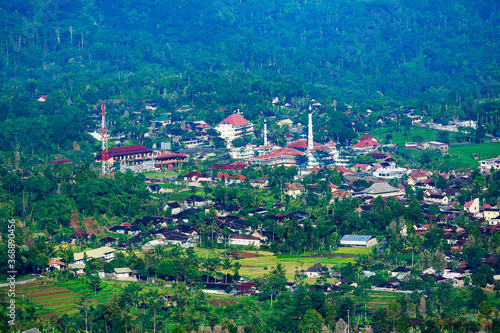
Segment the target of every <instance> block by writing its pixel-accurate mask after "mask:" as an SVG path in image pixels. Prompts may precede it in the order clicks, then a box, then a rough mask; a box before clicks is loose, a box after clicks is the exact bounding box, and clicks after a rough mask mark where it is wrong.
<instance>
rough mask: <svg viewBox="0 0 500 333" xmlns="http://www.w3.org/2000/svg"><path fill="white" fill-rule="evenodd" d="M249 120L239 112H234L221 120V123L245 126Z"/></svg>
mask: <svg viewBox="0 0 500 333" xmlns="http://www.w3.org/2000/svg"><path fill="white" fill-rule="evenodd" d="M246 124H248V120H246V119H245V118H243V117H242V116H241V115H239V114H232V115H230V116H229V117H227V118H226V119H224V120H223V121H222V122H221V125H233V126H245V125H246Z"/></svg>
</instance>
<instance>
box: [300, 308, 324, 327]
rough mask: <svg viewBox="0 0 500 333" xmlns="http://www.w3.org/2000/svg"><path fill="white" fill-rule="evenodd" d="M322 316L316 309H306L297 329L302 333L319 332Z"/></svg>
mask: <svg viewBox="0 0 500 333" xmlns="http://www.w3.org/2000/svg"><path fill="white" fill-rule="evenodd" d="M324 321H325V320H324V319H323V317H321V315H320V314H319V313H318V311H316V310H314V309H311V310H307V312H306V314H305V316H304V318H303V319H302V322H301V323H300V325H299V331H300V332H302V333H310V332H313V333H320V332H321V329H322V327H323V323H324Z"/></svg>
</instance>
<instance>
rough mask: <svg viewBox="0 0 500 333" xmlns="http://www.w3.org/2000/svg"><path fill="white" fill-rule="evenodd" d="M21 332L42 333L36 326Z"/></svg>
mask: <svg viewBox="0 0 500 333" xmlns="http://www.w3.org/2000/svg"><path fill="white" fill-rule="evenodd" d="M21 333H42V332H40V331H39V330H38V329H36V328H30V329H29V330H26V331H22V332H21Z"/></svg>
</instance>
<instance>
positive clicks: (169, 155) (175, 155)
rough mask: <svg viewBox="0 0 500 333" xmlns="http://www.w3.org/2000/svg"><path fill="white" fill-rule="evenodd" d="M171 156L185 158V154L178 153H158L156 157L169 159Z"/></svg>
mask: <svg viewBox="0 0 500 333" xmlns="http://www.w3.org/2000/svg"><path fill="white" fill-rule="evenodd" d="M171 158H186V155H184V154H178V153H170V154H165V155H159V156H157V157H156V159H157V160H169V159H171Z"/></svg>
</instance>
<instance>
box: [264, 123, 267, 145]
mask: <svg viewBox="0 0 500 333" xmlns="http://www.w3.org/2000/svg"><path fill="white" fill-rule="evenodd" d="M264 146H267V120H266V119H264Z"/></svg>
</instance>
